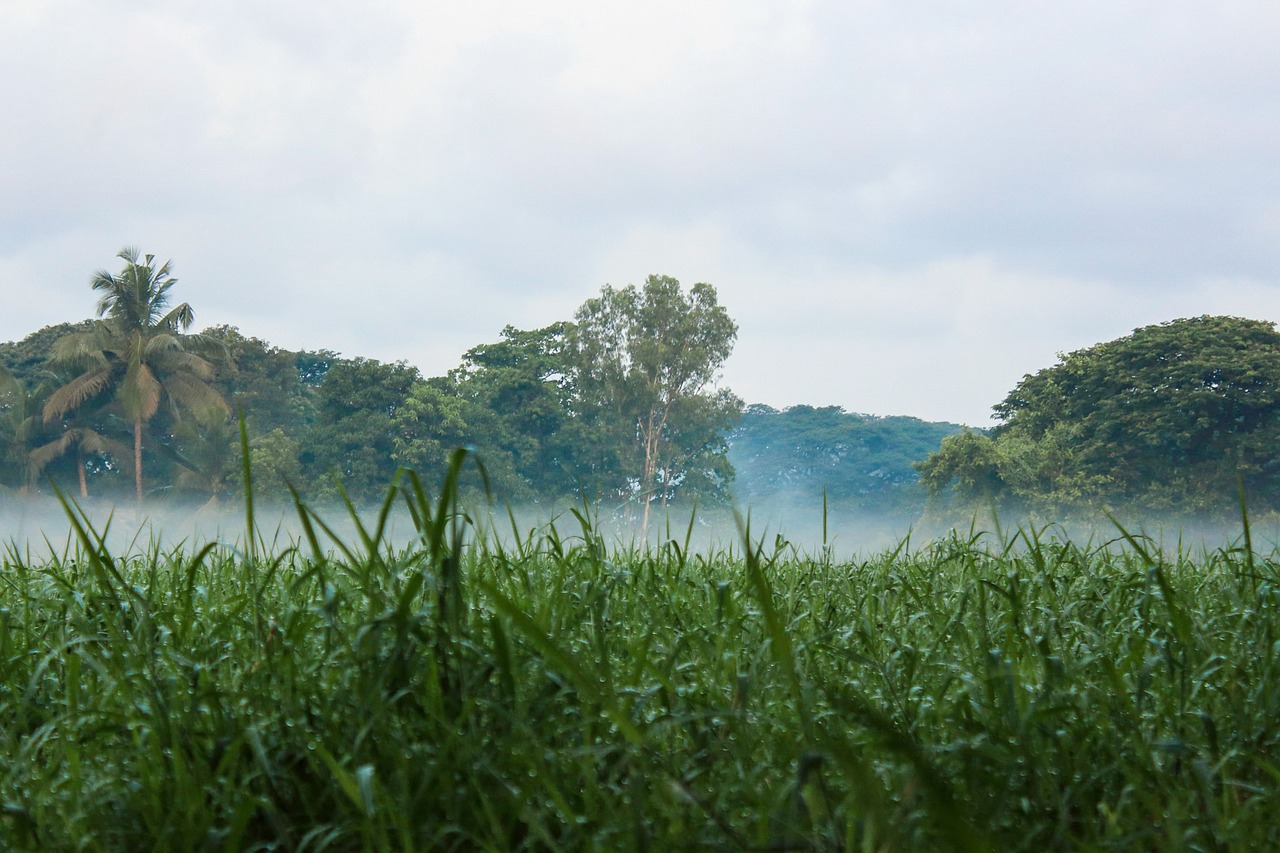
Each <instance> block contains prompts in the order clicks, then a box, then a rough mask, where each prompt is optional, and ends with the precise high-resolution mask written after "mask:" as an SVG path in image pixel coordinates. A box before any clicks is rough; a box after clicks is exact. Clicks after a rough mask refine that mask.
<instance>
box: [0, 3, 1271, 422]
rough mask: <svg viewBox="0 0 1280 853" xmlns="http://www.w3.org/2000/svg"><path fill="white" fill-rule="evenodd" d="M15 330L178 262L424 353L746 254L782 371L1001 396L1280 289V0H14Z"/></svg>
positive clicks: (315, 333) (855, 407) (760, 392)
mask: <svg viewBox="0 0 1280 853" xmlns="http://www.w3.org/2000/svg"><path fill="white" fill-rule="evenodd" d="M0 33H3V35H4V43H5V50H4V51H3V52H0V103H3V105H4V107H5V109H4V118H3V119H2V120H0V340H16V339H20V338H22V337H24V336H25V335H26V334H28V333H29V332H31V331H34V330H36V329H38V328H41V327H43V326H45V325H49V324H52V323H57V322H62V321H70V320H79V319H83V318H86V317H89V316H92V315H93V313H94V310H95V304H96V303H95V299H94V295H93V293H92V291H91V290H90V289H89V285H88V282H89V279H90V277H91V275H92V274H93V273H94V272H95V271H96V270H99V269H104V268H105V269H107V270H108V271H113V272H114V271H118V270H119V268H120V262H119V261H118V260H117V259H116V257H115V255H116V252H117V251H118V250H119V249H121V248H122V247H123V246H125V245H136V246H138V247H140V248H141V249H142V251H144V252H149V253H153V254H155V255H157V256H158V257H159V258H160V259H172V260H173V264H174V272H175V274H176V275H177V276H178V278H179V283H178V285H177V286H176V287H175V288H174V290H173V294H174V296H175V297H176V298H177V299H178V300H182V301H188V302H190V303H191V305H192V307H193V308H194V309H195V313H196V326H197V327H199V328H203V327H207V326H212V325H222V324H229V325H234V326H237V327H239V329H240V330H241V331H242V332H243V333H244V334H246V335H251V336H256V337H259V338H262V339H264V340H266V341H269V342H270V343H272V344H275V345H277V346H281V347H286V348H289V349H321V348H324V349H332V350H336V351H338V352H340V353H342V354H343V355H346V356H364V357H368V358H377V359H380V360H384V361H395V360H402V359H403V360H405V361H407V362H409V363H411V364H413V365H416V366H417V367H418V368H419V369H420V370H421V371H422V372H423V374H424V375H427V376H432V375H440V374H443V373H445V372H446V371H448V370H449V369H451V368H452V367H454V366H456V365H457V364H458V362H459V359H460V357H461V355H462V353H464V352H465V351H466V350H467V349H469V348H471V347H473V346H475V345H478V344H482V343H488V342H491V341H494V340H496V339H497V338H498V336H499V334H500V331H501V329H502V328H503V327H504V326H506V325H508V324H510V325H514V326H517V327H520V328H537V327H540V326H544V325H547V324H549V323H552V322H556V321H558V320H567V319H571V318H572V316H573V313H574V311H575V310H576V309H577V307H578V306H579V305H581V304H582V303H583V302H584V301H585V300H587V299H589V298H591V297H592V296H594V295H596V294H597V293H598V292H599V290H600V288H601V287H602V286H604V285H605V284H610V285H613V286H615V287H620V286H624V285H626V284H642V283H643V282H644V280H645V278H646V277H647V276H648V275H650V274H663V275H670V276H674V277H675V278H677V279H679V280H680V281H682V282H683V283H685V284H686V285H690V284H693V283H695V282H703V281H705V282H709V283H711V284H713V285H714V286H715V287H716V289H717V292H718V294H719V297H720V301H721V303H722V304H723V305H724V306H725V307H726V309H727V310H728V312H729V314H730V315H731V316H732V317H733V318H734V319H735V320H736V321H737V323H738V326H739V333H738V340H737V345H736V348H735V350H734V353H733V355H732V356H731V357H730V358H729V360H728V361H727V362H726V364H725V366H724V371H723V376H722V384H724V385H726V386H728V387H729V388H732V389H733V390H734V391H735V392H736V393H737V394H738V395H739V396H740V397H742V398H743V399H744V400H745V401H747V402H759V403H767V404H769V405H773V406H776V407H784V406H788V405H792V404H797V403H806V404H811V405H838V406H842V407H844V408H845V409H846V410H849V411H854V412H866V413H871V414H879V415H913V416H916V417H921V418H925V419H927V420H947V421H955V422H962V423H968V424H971V425H974V426H984V425H989V424H990V420H989V416H990V411H991V407H992V406H993V405H995V404H996V403H998V402H1000V400H1002V399H1003V398H1004V397H1005V395H1006V394H1007V393H1008V392H1009V391H1010V390H1011V389H1012V388H1013V386H1014V385H1015V384H1016V383H1017V382H1018V381H1019V379H1021V377H1022V376H1023V375H1024V374H1028V373H1034V372H1036V371H1037V370H1040V369H1043V368H1045V367H1048V366H1050V365H1052V364H1053V363H1054V362H1055V361H1056V359H1057V356H1058V354H1059V353H1063V352H1070V351H1072V350H1075V349H1079V348H1082V347H1087V346H1090V345H1092V344H1095V343H1098V342H1101V341H1105V340H1111V339H1113V338H1116V337H1119V336H1121V335H1124V334H1127V333H1129V332H1130V331H1132V330H1133V329H1135V328H1137V327H1139V326H1144V325H1148V324H1151V323H1158V322H1163V321H1167V320H1172V319H1175V318H1178V317H1186V316H1194V315H1200V314H1227V315H1234V316H1244V317H1251V318H1255V319H1261V320H1277V319H1280V50H1276V48H1275V46H1276V45H1277V44H1280V4H1277V3H1275V2H1273V0H1244V2H1236V0H1220V2H1216V3H1204V2H1200V0H1195V2H1191V0H1160V2H1155V0H1144V2H1138V0H1106V2H1094V0H1076V2H1072V3H1061V2H1041V1H1040V0H991V2H985V3H978V4H975V3H962V2H951V0H932V2H926V0H893V2H887V0H886V2H871V0H831V2H827V0H813V2H803V0H724V2H719V0H679V2H674V0H649V2H646V3H635V2H628V3H615V2H606V1H605V0H595V2H578V0H539V2H538V3H528V2H498V0H468V2H466V3H458V2H449V3H443V2H435V0H417V2H412V1H411V0H325V2H324V3H314V2H303V0H219V2H216V3H209V2H207V0H153V1H152V2H149V0H5V2H4V3H3V4H0Z"/></svg>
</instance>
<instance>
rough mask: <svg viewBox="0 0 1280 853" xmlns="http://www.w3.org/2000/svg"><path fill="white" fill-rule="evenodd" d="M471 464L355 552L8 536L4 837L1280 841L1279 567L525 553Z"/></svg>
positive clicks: (550, 531) (943, 545) (567, 550)
mask: <svg viewBox="0 0 1280 853" xmlns="http://www.w3.org/2000/svg"><path fill="white" fill-rule="evenodd" d="M466 462H467V459H466V456H465V454H461V453H457V454H454V455H453V456H452V457H451V459H450V463H449V465H448V467H447V470H446V473H445V478H444V486H443V488H442V489H441V491H440V493H439V494H428V493H427V492H426V491H425V490H424V488H423V486H422V483H421V481H420V480H418V479H417V477H416V476H407V477H406V478H405V479H403V480H402V481H401V487H400V488H399V489H398V490H397V491H393V492H391V493H389V494H388V495H387V496H386V500H385V501H384V503H383V504H382V505H381V506H380V507H379V509H378V512H377V517H376V519H374V520H372V521H370V520H369V519H367V518H362V517H361V516H359V515H355V514H353V515H352V517H351V518H350V519H349V522H350V523H351V524H352V525H353V526H354V527H355V529H356V533H355V535H354V536H353V537H351V539H349V540H347V541H343V540H341V539H338V538H332V539H329V540H327V541H326V542H325V544H322V542H321V537H322V536H326V535H328V534H327V533H326V531H329V530H331V529H332V527H333V526H334V525H332V524H330V523H328V522H326V521H325V520H324V519H322V518H321V517H320V516H319V515H318V514H317V513H315V512H314V511H313V510H311V509H310V508H309V507H308V506H306V505H305V504H302V503H299V504H298V505H297V510H298V514H299V520H300V522H302V523H303V525H304V531H305V533H304V538H303V540H302V541H300V542H297V543H295V544H294V545H292V546H288V547H286V548H284V549H283V550H279V551H277V552H276V553H270V552H269V550H268V549H266V548H260V547H258V546H257V545H252V546H244V545H243V543H242V544H241V545H239V546H236V547H229V546H222V545H216V544H210V545H208V546H204V547H197V546H192V547H191V548H190V549H172V550H169V549H161V548H159V547H158V546H152V547H150V548H146V547H145V546H144V547H143V549H142V550H141V551H139V552H131V553H120V552H113V551H112V549H110V548H109V547H108V546H107V544H106V542H105V541H104V537H103V536H102V535H101V533H100V532H99V531H98V530H96V529H95V528H94V527H93V526H92V525H91V524H90V523H89V521H88V519H87V518H85V517H84V516H82V515H80V514H79V513H77V512H76V511H75V510H74V508H71V509H70V510H69V513H70V515H71V519H72V521H73V526H74V531H75V537H76V542H75V544H74V545H72V546H69V547H68V549H67V550H66V551H65V552H64V553H53V554H50V555H49V556H48V557H47V558H45V559H43V560H39V561H33V560H32V559H31V558H30V557H28V556H26V550H25V549H24V548H23V547H21V546H19V545H16V544H15V545H14V546H12V547H11V548H10V549H9V550H8V552H7V553H6V554H5V555H4V557H3V560H2V562H3V565H2V567H0V568H2V571H3V576H4V578H5V579H6V582H5V583H4V584H0V617H2V618H3V620H4V631H3V632H0V802H2V803H3V811H0V847H3V849H6V850H14V851H36V850H40V851H44V850H73V849H88V850H134V849H146V850H196V849H200V850H205V849H219V850H223V849H230V850H264V849H290V850H295V849H316V848H322V849H331V850H411V849H415V850H428V849H455V850H528V851H533V850H596V849H600V850H606V849H652V850H670V849H729V850H822V851H837V850H841V851H843V850H941V851H947V850H962V851H968V850H975V851H976V850H1064V851H1065V850H1117V851H1119V850H1135V849H1140V850H1152V851H1164V850H1169V851H1174V850H1269V849H1275V848H1276V847H1277V846H1278V845H1280V828H1277V824H1276V822H1275V819H1274V812H1275V808H1274V807H1275V803H1276V801H1277V798H1278V797H1280V763H1278V762H1277V758H1276V756H1277V755H1280V718H1278V717H1277V715H1276V714H1275V709H1276V708H1277V707H1280V646H1277V644H1276V642H1275V638H1276V636H1277V631H1280V621H1278V620H1280V612H1278V611H1277V596H1276V590H1277V585H1278V584H1280V554H1276V553H1273V554H1271V555H1269V556H1268V555H1264V554H1259V553H1255V552H1254V551H1253V550H1252V548H1250V547H1247V546H1246V547H1230V548H1225V549H1222V550H1218V551H1214V552H1204V553H1202V554H1201V555H1200V556H1198V557H1195V558H1193V557H1192V556H1191V555H1189V554H1187V553H1183V552H1181V551H1178V552H1174V553H1171V554H1164V553H1162V552H1161V551H1160V550H1159V549H1157V548H1155V547H1153V545H1152V543H1150V542H1149V541H1147V540H1145V538H1144V537H1142V536H1140V535H1133V534H1130V533H1128V532H1126V531H1121V538H1122V540H1123V542H1122V543H1121V544H1122V546H1123V547H1120V546H1088V547H1081V546H1080V545H1078V544H1075V543H1072V542H1070V541H1067V540H1065V539H1062V538H1055V537H1051V536H1049V535H1047V533H1046V532H1045V531H1041V530H1036V529H1027V530H1023V531H1019V532H1018V533H1017V534H1016V535H1015V537H1014V538H1012V539H1006V538H1000V537H988V536H986V535H984V534H981V533H976V534H972V535H970V536H966V537H960V536H956V535H952V536H949V537H946V538H944V539H942V540H940V541H937V542H935V543H932V544H930V545H928V546H927V547H925V548H922V549H918V550H915V551H911V550H909V549H908V548H906V547H904V546H899V547H898V548H896V549H895V550H894V551H892V552H888V553H884V554H877V555H870V556H868V557H866V558H863V559H859V560H855V561H850V562H837V561H834V560H832V559H831V556H830V553H829V552H824V553H823V554H822V555H820V556H816V557H815V556H811V555H806V554H804V553H801V552H799V551H797V550H796V549H795V548H794V547H793V546H791V545H789V544H788V543H787V542H786V541H785V540H784V539H781V538H778V539H777V540H776V541H775V542H774V544H773V545H766V544H765V543H764V542H760V541H755V540H753V539H752V537H751V534H750V532H749V531H747V532H746V533H745V534H744V537H743V540H742V541H741V543H740V544H739V545H736V546H734V547H733V548H731V549H727V550H726V549H712V550H707V551H704V552H701V553H690V551H689V549H688V547H687V543H686V544H685V547H681V546H680V545H679V543H675V542H671V543H667V544H665V545H663V546H660V547H655V548H647V549H636V548H631V549H625V548H617V547H614V548H609V547H608V546H607V545H606V544H605V541H604V537H603V536H602V534H601V532H600V531H599V530H598V529H596V527H595V526H594V521H593V519H592V518H591V517H590V516H589V515H587V514H582V513H579V514H578V515H577V516H576V519H577V522H578V525H579V526H580V530H576V531H573V532H572V534H571V532H570V531H566V530H558V529H557V528H556V527H555V525H554V524H550V525H547V526H545V527H542V528H539V529H536V530H534V531H531V532H529V533H528V534H525V535H521V534H517V535H516V536H515V537H514V539H513V538H511V537H507V538H506V539H502V538H499V537H497V536H494V535H492V534H491V533H486V532H484V531H483V530H482V529H480V527H479V526H478V525H477V524H476V522H475V521H474V519H476V518H477V517H478V516H477V515H475V514H474V513H471V512H468V511H467V510H466V509H465V507H464V506H463V505H461V504H460V503H459V502H458V501H459V492H458V482H459V478H460V476H461V472H462V469H463V467H464V465H465V464H466ZM255 468H256V460H255ZM397 502H400V503H401V505H402V506H403V511H404V512H407V513H408V515H409V517H410V519H411V525H410V526H411V528H412V536H413V540H414V542H415V544H414V545H412V546H411V547H408V548H400V547H398V546H395V545H393V544H392V543H391V542H389V541H388V538H387V535H386V534H387V531H388V529H389V528H388V519H389V516H390V515H391V513H392V512H393V509H394V505H395V504H396V503H397ZM247 529H248V530H251V531H252V530H254V529H255V522H254V519H253V518H252V517H249V518H248V519H247Z"/></svg>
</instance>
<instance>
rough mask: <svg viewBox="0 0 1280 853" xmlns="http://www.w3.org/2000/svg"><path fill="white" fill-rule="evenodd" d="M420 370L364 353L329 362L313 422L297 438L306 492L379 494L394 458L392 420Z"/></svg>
mask: <svg viewBox="0 0 1280 853" xmlns="http://www.w3.org/2000/svg"><path fill="white" fill-rule="evenodd" d="M420 379H421V376H420V375H419V373H418V369H417V368H416V367H411V366H409V365H408V364H405V363H404V362H396V363H394V364H386V363H383V362H379V361H376V360H374V359H367V358H355V359H350V360H341V361H337V362H335V363H334V364H333V365H332V367H330V368H329V369H328V371H327V372H326V374H325V376H324V380H323V381H322V382H321V384H320V387H319V392H318V397H317V399H316V422H315V425H314V426H312V427H311V428H310V429H308V430H307V431H306V432H305V433H304V434H303V435H302V436H301V438H300V445H301V447H300V451H299V461H300V462H301V465H302V471H303V475H304V478H305V479H306V481H307V483H308V484H309V488H310V491H311V494H314V495H316V496H322V497H336V496H337V494H338V485H337V482H335V479H334V478H335V477H336V478H337V480H338V481H340V482H341V483H342V485H343V487H344V488H345V489H346V490H347V492H348V494H350V495H351V496H352V497H354V498H357V499H360V500H370V499H373V498H375V497H376V496H377V495H379V494H381V493H382V492H383V491H384V490H385V488H386V485H387V483H389V482H391V477H392V475H393V474H394V473H395V470H396V467H397V463H396V460H395V458H394V454H395V452H396V447H395V435H394V432H393V429H392V424H393V423H394V421H395V418H396V415H397V413H398V412H399V411H400V409H401V407H402V406H403V405H404V404H405V400H406V399H407V398H408V396H409V393H410V391H411V389H413V387H414V386H415V383H417V382H419V380H420Z"/></svg>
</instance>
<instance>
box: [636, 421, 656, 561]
mask: <svg viewBox="0 0 1280 853" xmlns="http://www.w3.org/2000/svg"><path fill="white" fill-rule="evenodd" d="M653 416H654V411H653V409H652V408H651V409H649V420H648V423H647V424H645V425H644V426H643V427H642V428H641V431H642V432H643V434H644V436H643V437H644V474H643V476H642V480H641V483H640V495H641V497H642V498H643V499H644V521H643V522H641V524H640V531H641V532H640V535H641V536H643V537H645V539H648V538H649V504H650V503H652V501H653V478H654V475H655V474H656V472H657V468H658V447H657V441H655V436H654V428H653Z"/></svg>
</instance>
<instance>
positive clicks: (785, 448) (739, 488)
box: [729, 404, 964, 516]
mask: <svg viewBox="0 0 1280 853" xmlns="http://www.w3.org/2000/svg"><path fill="white" fill-rule="evenodd" d="M962 429H964V427H963V426H961V425H960V424H953V423H931V422H928V421H922V420H920V419H919V418H911V417H901V416H893V417H879V416H876V415H863V414H855V413H853V412H846V411H845V410H844V409H842V408H840V407H839V406H823V407H820V408H819V407H814V406H791V407H789V408H787V409H784V410H782V411H779V410H777V409H774V408H772V407H770V406H765V405H760V404H755V405H751V406H748V407H747V409H746V411H745V412H744V413H743V415H742V420H741V422H740V423H739V425H738V427H737V428H736V429H735V430H733V432H731V433H730V434H729V461H730V462H732V463H733V466H734V468H735V469H736V470H737V478H736V480H735V482H734V492H735V494H736V498H737V502H738V503H739V504H740V505H744V506H745V505H753V504H754V505H775V506H776V505H779V504H784V503H787V502H791V501H803V502H806V503H809V504H812V503H813V502H814V501H815V500H819V501H820V500H821V495H822V490H823V488H824V487H825V488H826V490H827V498H828V501H829V502H830V504H831V505H832V507H839V508H841V509H846V510H848V509H865V510H868V511H875V512H877V513H882V514H883V513H891V514H896V515H902V516H909V515H918V514H919V513H920V512H921V511H922V510H923V508H924V499H925V490H924V488H923V487H922V486H921V485H920V478H919V475H918V474H917V473H916V471H915V470H914V469H913V468H912V467H911V463H912V462H917V461H919V460H921V459H924V458H926V457H928V456H929V454H931V453H933V452H935V451H936V450H937V449H938V445H939V444H940V443H941V442H942V439H943V438H945V437H947V436H949V435H952V434H954V433H957V432H960V431H961V430H962Z"/></svg>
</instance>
